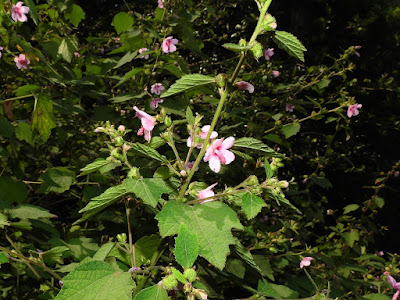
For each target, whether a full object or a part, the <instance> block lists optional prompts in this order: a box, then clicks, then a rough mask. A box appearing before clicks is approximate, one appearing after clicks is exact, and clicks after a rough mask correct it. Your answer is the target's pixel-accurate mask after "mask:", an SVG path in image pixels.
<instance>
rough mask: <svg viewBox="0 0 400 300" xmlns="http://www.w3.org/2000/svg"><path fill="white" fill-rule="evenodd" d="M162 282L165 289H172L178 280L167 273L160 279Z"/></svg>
mask: <svg viewBox="0 0 400 300" xmlns="http://www.w3.org/2000/svg"><path fill="white" fill-rule="evenodd" d="M162 283H163V285H164V286H165V288H166V289H167V290H172V289H174V288H176V286H177V285H178V280H176V278H175V276H174V275H168V276H167V277H165V278H164V279H163V280H162Z"/></svg>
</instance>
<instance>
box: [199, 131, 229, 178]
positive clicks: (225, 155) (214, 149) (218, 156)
mask: <svg viewBox="0 0 400 300" xmlns="http://www.w3.org/2000/svg"><path fill="white" fill-rule="evenodd" d="M234 142H235V138H234V137H233V136H230V137H228V138H227V139H226V140H224V139H218V140H215V141H214V142H213V143H212V145H211V146H210V147H208V149H207V152H206V155H205V156H204V161H205V162H208V161H209V166H210V169H211V170H213V171H214V172H215V173H218V172H219V171H220V170H221V164H223V165H229V164H230V163H231V162H233V161H234V160H235V154H233V152H231V151H229V150H228V149H229V148H231V147H232V146H233V143H234Z"/></svg>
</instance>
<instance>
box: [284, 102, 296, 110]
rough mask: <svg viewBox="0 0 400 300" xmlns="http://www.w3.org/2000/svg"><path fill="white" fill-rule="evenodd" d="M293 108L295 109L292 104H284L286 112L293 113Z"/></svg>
mask: <svg viewBox="0 0 400 300" xmlns="http://www.w3.org/2000/svg"><path fill="white" fill-rule="evenodd" d="M295 107H296V106H295V105H294V104H292V103H287V104H286V111H290V112H293V109H294V108H295Z"/></svg>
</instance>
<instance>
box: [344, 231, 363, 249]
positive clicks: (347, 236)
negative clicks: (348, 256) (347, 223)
mask: <svg viewBox="0 0 400 300" xmlns="http://www.w3.org/2000/svg"><path fill="white" fill-rule="evenodd" d="M343 238H344V240H345V241H346V244H347V245H349V247H353V246H354V243H355V241H359V240H360V235H359V234H358V230H357V229H353V230H351V231H347V232H345V233H343Z"/></svg>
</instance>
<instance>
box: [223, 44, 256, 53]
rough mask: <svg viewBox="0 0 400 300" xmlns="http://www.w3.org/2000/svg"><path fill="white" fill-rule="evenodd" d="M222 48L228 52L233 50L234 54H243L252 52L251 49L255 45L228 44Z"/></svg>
mask: <svg viewBox="0 0 400 300" xmlns="http://www.w3.org/2000/svg"><path fill="white" fill-rule="evenodd" d="M222 47H224V48H226V49H228V50H231V51H233V52H242V51H247V50H250V49H251V48H253V47H254V45H249V46H247V45H246V46H239V45H238V44H233V43H226V44H223V45H222Z"/></svg>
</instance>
